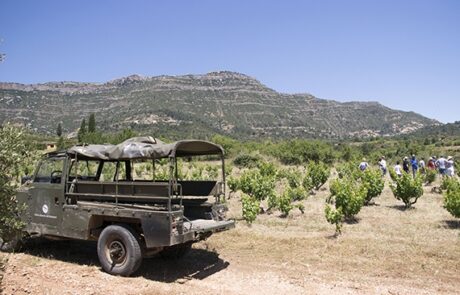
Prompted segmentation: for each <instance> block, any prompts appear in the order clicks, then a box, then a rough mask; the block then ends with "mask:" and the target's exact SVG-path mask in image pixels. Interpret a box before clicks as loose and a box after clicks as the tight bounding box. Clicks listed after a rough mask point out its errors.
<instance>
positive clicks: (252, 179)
mask: <svg viewBox="0 0 460 295" xmlns="http://www.w3.org/2000/svg"><path fill="white" fill-rule="evenodd" d="M275 185H276V182H275V178H274V177H271V176H263V175H262V174H261V173H260V171H259V170H258V169H253V170H248V171H246V172H244V173H243V175H241V178H240V180H239V188H240V189H241V191H242V192H243V193H245V194H248V195H250V196H252V197H254V198H256V199H257V200H259V201H262V200H265V199H266V198H268V197H269V196H271V195H272V194H274V193H275Z"/></svg>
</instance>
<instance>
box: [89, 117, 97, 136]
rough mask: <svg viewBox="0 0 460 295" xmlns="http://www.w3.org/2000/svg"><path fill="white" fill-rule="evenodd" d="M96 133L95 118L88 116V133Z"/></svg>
mask: <svg viewBox="0 0 460 295" xmlns="http://www.w3.org/2000/svg"><path fill="white" fill-rule="evenodd" d="M94 132H96V118H95V116H94V114H91V115H89V121H88V133H94Z"/></svg>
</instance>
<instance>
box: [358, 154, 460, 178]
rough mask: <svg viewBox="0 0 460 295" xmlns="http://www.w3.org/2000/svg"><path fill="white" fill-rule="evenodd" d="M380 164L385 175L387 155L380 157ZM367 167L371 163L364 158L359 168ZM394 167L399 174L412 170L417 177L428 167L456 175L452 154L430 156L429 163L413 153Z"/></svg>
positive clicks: (364, 168) (441, 172)
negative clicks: (418, 173) (418, 158)
mask: <svg viewBox="0 0 460 295" xmlns="http://www.w3.org/2000/svg"><path fill="white" fill-rule="evenodd" d="M378 164H379V168H380V170H381V171H382V175H383V176H384V175H385V174H386V173H387V162H386V160H385V156H382V157H380V159H379V162H378ZM367 167H369V164H368V163H367V162H366V159H363V160H362V162H361V163H360V164H359V169H360V170H361V171H364V170H366V169H367ZM393 169H394V171H395V173H396V175H398V176H401V175H402V173H403V171H404V172H406V173H410V172H412V175H413V176H414V177H415V175H416V174H417V172H418V171H420V172H421V173H423V174H424V173H426V169H430V170H438V171H439V173H440V174H441V175H447V176H454V175H455V170H454V159H453V158H452V157H451V156H449V157H447V159H446V158H445V157H444V156H441V157H439V159H438V158H436V157H435V156H433V157H430V159H429V160H428V163H425V160H423V159H421V160H420V161H418V160H417V158H416V157H415V155H412V157H411V158H410V159H409V157H404V159H403V161H402V166H401V164H400V161H396V165H395V166H394V167H393Z"/></svg>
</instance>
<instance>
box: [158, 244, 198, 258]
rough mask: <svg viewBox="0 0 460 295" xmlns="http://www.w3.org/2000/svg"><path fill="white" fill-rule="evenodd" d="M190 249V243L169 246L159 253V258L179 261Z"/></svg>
mask: <svg viewBox="0 0 460 295" xmlns="http://www.w3.org/2000/svg"><path fill="white" fill-rule="evenodd" d="M191 248H192V243H191V242H188V243H184V244H178V245H174V246H169V247H166V248H164V249H163V250H162V251H161V252H160V256H161V257H162V258H164V259H179V258H182V257H184V256H185V255H186V254H187V253H188V252H190V249H191Z"/></svg>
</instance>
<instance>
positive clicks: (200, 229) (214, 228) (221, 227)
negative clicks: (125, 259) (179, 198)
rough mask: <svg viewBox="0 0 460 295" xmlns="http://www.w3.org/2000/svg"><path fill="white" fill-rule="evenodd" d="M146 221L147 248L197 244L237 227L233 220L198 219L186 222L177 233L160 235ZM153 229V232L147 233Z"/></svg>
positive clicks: (144, 222)
mask: <svg viewBox="0 0 460 295" xmlns="http://www.w3.org/2000/svg"><path fill="white" fill-rule="evenodd" d="M149 225H150V224H148V222H146V220H143V222H142V227H143V229H144V239H145V243H146V246H147V248H156V247H165V246H172V245H177V244H182V243H186V242H191V241H192V242H197V241H200V240H204V239H206V238H208V237H209V236H211V235H212V234H213V233H215V232H220V231H225V230H229V229H231V228H234V227H235V221H233V220H222V221H215V220H208V219H196V220H192V221H186V222H184V223H183V225H182V227H181V228H179V230H177V231H173V232H172V233H168V234H166V235H163V237H164V238H163V239H161V238H160V237H161V236H162V235H159V234H158V228H157V231H156V232H155V227H154V226H153V224H152V225H151V226H149ZM146 229H151V232H148V230H147V231H146Z"/></svg>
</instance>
